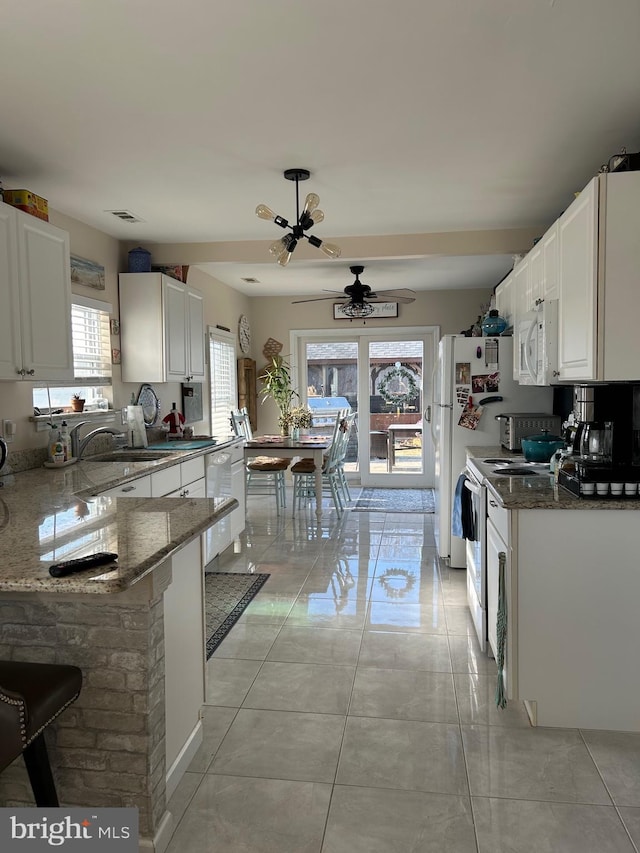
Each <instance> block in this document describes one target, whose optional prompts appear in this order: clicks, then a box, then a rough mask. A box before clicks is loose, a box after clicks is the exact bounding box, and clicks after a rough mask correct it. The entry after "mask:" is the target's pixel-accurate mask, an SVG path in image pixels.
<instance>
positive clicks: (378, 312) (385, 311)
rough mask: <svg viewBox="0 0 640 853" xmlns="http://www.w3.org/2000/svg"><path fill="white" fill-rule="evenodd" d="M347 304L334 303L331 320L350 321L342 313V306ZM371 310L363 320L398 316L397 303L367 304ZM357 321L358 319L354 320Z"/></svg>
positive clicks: (349, 318)
mask: <svg viewBox="0 0 640 853" xmlns="http://www.w3.org/2000/svg"><path fill="white" fill-rule="evenodd" d="M345 304H348V303H345V302H334V303H333V319H334V320H351V319H352V318H351V317H347V315H346V314H345V313H344V312H343V310H342V307H343V305H345ZM369 304H370V305H371V307H372V308H373V313H372V314H369V315H367V316H366V317H364V318H363V319H365V320H369V319H374V320H375V319H377V318H378V317H397V316H398V303H397V302H371V303H369ZM356 319H358V318H356Z"/></svg>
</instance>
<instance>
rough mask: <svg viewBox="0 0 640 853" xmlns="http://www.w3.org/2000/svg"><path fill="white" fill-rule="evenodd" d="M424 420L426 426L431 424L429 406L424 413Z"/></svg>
mask: <svg viewBox="0 0 640 853" xmlns="http://www.w3.org/2000/svg"><path fill="white" fill-rule="evenodd" d="M424 419H425V421H426V422H427V423H428V424H430V423H431V406H427V408H426V411H425V413H424Z"/></svg>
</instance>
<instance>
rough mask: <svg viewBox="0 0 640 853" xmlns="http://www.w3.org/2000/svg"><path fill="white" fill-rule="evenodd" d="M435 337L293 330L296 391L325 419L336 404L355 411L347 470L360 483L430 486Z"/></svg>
mask: <svg viewBox="0 0 640 853" xmlns="http://www.w3.org/2000/svg"><path fill="white" fill-rule="evenodd" d="M438 338H439V334H438V329H437V328H436V327H417V328H405V329H402V330H399V329H396V330H391V329H389V330H386V329H381V328H377V329H375V330H372V331H369V330H368V329H366V328H364V329H357V330H353V329H349V330H346V331H345V332H343V333H341V330H338V331H336V330H314V331H309V330H304V331H293V332H292V333H291V353H292V354H293V356H294V357H293V359H292V362H293V363H292V367H293V368H294V375H297V377H298V380H299V388H298V390H299V393H300V396H301V398H302V399H303V400H305V401H306V402H307V403H308V405H309V407H310V408H311V409H312V411H313V412H314V414H315V413H318V412H325V413H326V418H325V419H326V421H327V423H328V421H329V420H330V419H331V416H332V412H333V411H334V410H336V409H337V408H340V407H343V406H345V405H349V406H350V407H351V408H352V409H354V410H356V411H357V421H356V423H357V435H356V436H354V437H353V438H352V440H351V442H350V445H349V451H348V454H347V459H346V465H345V468H346V471H347V475H348V476H349V477H350V478H351V479H360V482H361V483H362V485H363V486H382V487H384V486H389V487H406V488H426V487H428V486H432V485H433V479H434V478H433V446H432V442H431V431H430V429H429V423H428V420H429V418H430V412H429V410H428V407H427V404H426V402H425V400H428V399H430V397H431V389H430V387H429V385H430V382H431V375H432V365H433V364H434V358H435V348H436V347H437V340H438ZM314 422H317V423H318V425H319V426H318V428H320V427H321V425H322V422H321V419H320V418H319V417H317V418H316V421H314Z"/></svg>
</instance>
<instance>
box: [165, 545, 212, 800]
mask: <svg viewBox="0 0 640 853" xmlns="http://www.w3.org/2000/svg"><path fill="white" fill-rule="evenodd" d="M171 575H172V577H171V583H170V584H169V586H168V588H167V589H166V591H165V593H164V658H165V684H164V693H165V713H166V741H165V748H166V775H167V799H169V797H171V794H172V793H173V792H174V791H175V789H176V787H177V785H178V783H179V781H180V779H181V778H182V776H183V775H184V771H185V770H186V769H187V767H188V766H189V764H190V762H191V759H192V758H193V756H194V755H195V753H196V752H197V750H198V747H199V746H200V744H201V743H202V737H203V732H202V721H201V720H200V711H201V708H202V706H203V704H204V698H205V696H204V690H205V672H204V670H205V629H204V626H205V621H204V592H203V583H204V581H203V575H202V557H201V552H200V537H197V538H196V539H194V540H192V541H191V542H189V543H188V544H187V545H185V546H184V547H183V548H181V549H180V550H179V551H178V552H177V553H176V554H174V555H173V556H172V557H171Z"/></svg>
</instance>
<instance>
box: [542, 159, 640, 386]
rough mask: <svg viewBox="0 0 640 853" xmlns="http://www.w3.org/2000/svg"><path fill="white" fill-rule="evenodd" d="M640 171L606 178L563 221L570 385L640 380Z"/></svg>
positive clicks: (563, 373)
mask: <svg viewBox="0 0 640 853" xmlns="http://www.w3.org/2000/svg"><path fill="white" fill-rule="evenodd" d="M639 208H640V172H620V173H613V174H611V173H609V174H606V173H605V174H601V175H598V176H597V177H595V178H594V179H593V180H592V181H591V182H590V183H589V185H588V186H587V187H586V188H585V189H584V190H583V191H582V192H581V193H580V195H579V196H578V197H577V198H576V200H575V201H574V202H573V203H572V204H571V206H570V207H569V208H568V209H567V210H566V211H565V212H564V214H563V215H562V216H561V217H560V219H559V221H558V258H559V288H560V289H559V333H558V372H559V379H560V380H561V381H562V380H565V381H573V382H578V381H593V380H597V381H608V382H613V381H637V380H638V378H639V377H640V335H638V331H637V325H638V324H637V317H638V313H639V312H640V240H638V225H637V219H638V209H639Z"/></svg>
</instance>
